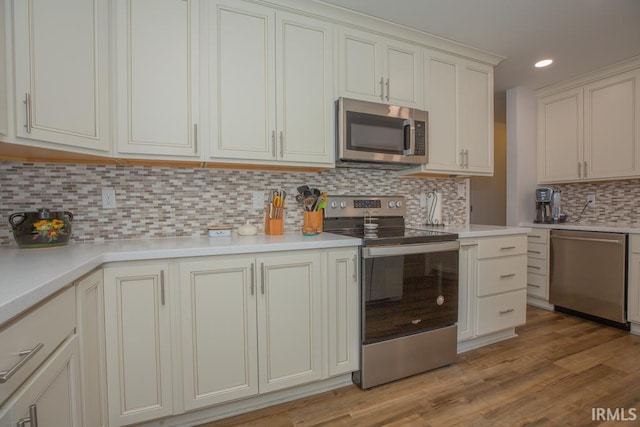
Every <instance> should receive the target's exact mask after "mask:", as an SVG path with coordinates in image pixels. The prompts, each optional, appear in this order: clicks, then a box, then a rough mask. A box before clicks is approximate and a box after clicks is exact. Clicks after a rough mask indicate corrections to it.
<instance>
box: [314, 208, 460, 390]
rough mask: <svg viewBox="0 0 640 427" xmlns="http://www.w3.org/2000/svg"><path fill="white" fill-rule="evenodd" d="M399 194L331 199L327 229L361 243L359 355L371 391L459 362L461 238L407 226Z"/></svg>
mask: <svg viewBox="0 0 640 427" xmlns="http://www.w3.org/2000/svg"><path fill="white" fill-rule="evenodd" d="M406 213H407V209H406V200H405V198H404V197H402V196H393V197H389V196H329V200H328V203H327V208H326V209H325V214H324V224H323V228H324V231H326V232H330V233H336V234H342V235H348V236H352V237H358V238H361V239H362V241H363V244H362V246H361V248H360V273H361V274H360V278H361V283H360V294H361V302H362V303H361V313H360V314H361V336H360V339H361V353H360V370H359V371H358V372H355V373H354V375H353V380H354V382H355V383H356V384H357V385H358V386H359V387H361V388H370V387H374V386H376V385H380V384H383V383H386V382H390V381H393V380H396V379H400V378H403V377H407V376H410V375H414V374H417V373H420V372H424V371H428V370H430V369H434V368H438V367H441V366H445V365H449V364H451V363H453V362H455V360H456V349H457V326H456V322H457V320H458V249H459V247H460V246H459V242H458V241H457V238H458V235H457V234H453V233H446V232H442V231H431V230H417V229H411V228H407V227H405V216H406Z"/></svg>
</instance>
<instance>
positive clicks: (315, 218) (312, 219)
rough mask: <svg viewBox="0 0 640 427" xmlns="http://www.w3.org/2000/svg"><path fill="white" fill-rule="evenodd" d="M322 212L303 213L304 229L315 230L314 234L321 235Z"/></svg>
mask: <svg viewBox="0 0 640 427" xmlns="http://www.w3.org/2000/svg"><path fill="white" fill-rule="evenodd" d="M322 218H323V213H322V210H319V211H303V212H302V229H303V230H304V229H309V230H313V231H311V232H312V233H320V232H321V231H322Z"/></svg>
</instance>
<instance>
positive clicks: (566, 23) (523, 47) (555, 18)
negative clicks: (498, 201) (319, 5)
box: [322, 0, 640, 121]
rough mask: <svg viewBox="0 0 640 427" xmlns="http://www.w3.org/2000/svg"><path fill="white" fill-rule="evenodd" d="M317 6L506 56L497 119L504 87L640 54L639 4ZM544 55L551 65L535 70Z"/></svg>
mask: <svg viewBox="0 0 640 427" xmlns="http://www.w3.org/2000/svg"><path fill="white" fill-rule="evenodd" d="M322 1H324V2H325V3H330V4H334V5H338V6H341V7H344V8H347V9H351V10H355V11H358V12H362V13H364V14H367V15H371V16H375V17H378V18H382V19H385V20H387V21H391V22H396V23H398V24H402V25H405V26H407V27H410V28H415V29H417V30H421V31H424V32H427V33H431V34H436V35H438V36H441V37H445V38H447V39H450V40H454V41H457V42H460V43H463V44H467V45H469V46H473V47H476V48H480V49H483V50H487V51H489V52H492V53H496V54H498V55H501V56H504V57H506V59H505V60H503V61H502V62H501V63H500V64H498V66H497V67H496V69H495V75H494V77H495V82H494V85H495V93H496V119H497V120H500V119H501V116H502V115H503V114H504V111H503V108H504V105H500V104H501V103H504V93H505V91H506V90H507V89H509V88H512V87H516V86H524V87H527V88H530V89H539V88H541V87H544V86H547V85H550V84H552V83H556V82H560V81H563V80H566V79H569V78H572V77H575V76H578V75H580V74H584V73H587V72H590V71H594V70H597V69H599V68H602V67H605V66H607V65H610V64H614V63H616V62H620V61H622V60H625V59H628V58H632V57H634V56H638V55H640V0H322ZM547 57H550V58H553V59H554V63H553V64H552V65H551V66H549V67H548V68H545V69H535V68H534V67H533V63H534V62H535V61H537V60H539V59H542V58H547ZM502 118H503V117H502ZM501 121H503V120H501Z"/></svg>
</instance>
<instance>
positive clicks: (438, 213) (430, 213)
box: [427, 191, 442, 225]
mask: <svg viewBox="0 0 640 427" xmlns="http://www.w3.org/2000/svg"><path fill="white" fill-rule="evenodd" d="M440 224H442V193H436V192H435V191H431V192H429V193H427V225H440Z"/></svg>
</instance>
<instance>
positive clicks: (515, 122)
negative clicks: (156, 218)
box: [507, 87, 537, 225]
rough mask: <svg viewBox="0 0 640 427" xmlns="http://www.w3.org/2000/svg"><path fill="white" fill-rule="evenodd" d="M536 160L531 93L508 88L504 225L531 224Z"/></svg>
mask: <svg viewBox="0 0 640 427" xmlns="http://www.w3.org/2000/svg"><path fill="white" fill-rule="evenodd" d="M536 157H537V152H536V97H535V93H534V92H533V91H532V90H530V89H526V88H524V87H515V88H511V89H509V90H508V91H507V225H518V224H519V223H521V222H533V219H534V216H535V188H536V185H537V176H536Z"/></svg>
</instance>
